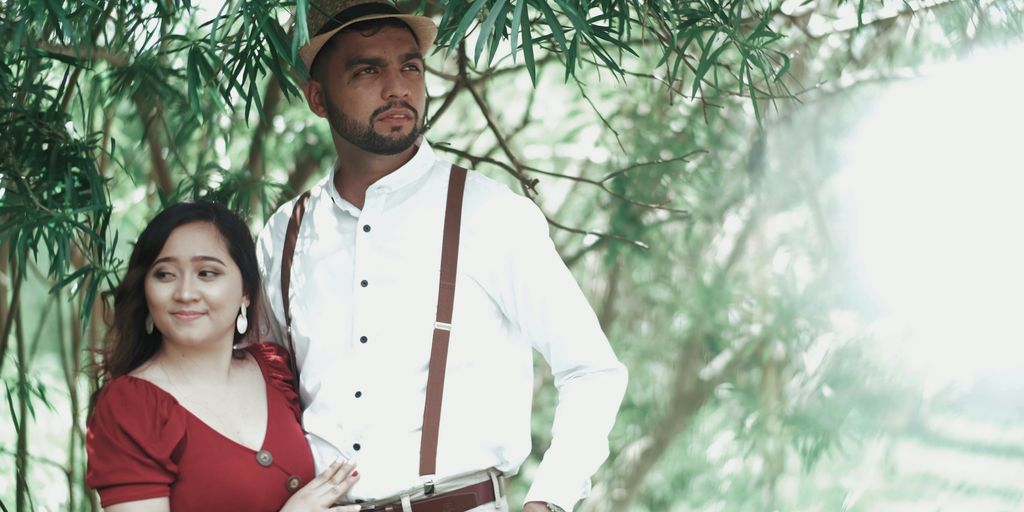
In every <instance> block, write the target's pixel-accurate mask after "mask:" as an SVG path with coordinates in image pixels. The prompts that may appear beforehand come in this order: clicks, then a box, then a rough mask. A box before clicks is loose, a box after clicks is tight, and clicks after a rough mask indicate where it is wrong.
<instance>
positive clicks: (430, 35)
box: [299, 14, 437, 73]
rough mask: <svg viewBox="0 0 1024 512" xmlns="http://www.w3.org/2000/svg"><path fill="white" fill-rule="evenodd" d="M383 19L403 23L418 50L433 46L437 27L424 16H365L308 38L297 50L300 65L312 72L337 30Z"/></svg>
mask: <svg viewBox="0 0 1024 512" xmlns="http://www.w3.org/2000/svg"><path fill="white" fill-rule="evenodd" d="M384 18H396V19H399V20H402V21H403V22H405V24H406V25H409V28H410V29H411V30H412V33H413V34H415V35H416V41H417V42H418V43H419V45H420V50H422V51H424V53H426V50H425V49H426V48H430V47H431V46H433V45H434V39H436V38H437V25H435V24H434V20H432V19H430V18H428V17H426V16H416V15H414V14H370V15H366V16H360V17H358V18H355V19H353V20H351V21H349V22H347V23H344V24H342V25H339V26H338V27H337V28H335V29H332V30H330V31H328V32H324V33H323V34H320V35H317V36H315V37H312V38H310V40H309V42H308V43H306V44H305V45H303V46H302V48H299V58H300V59H302V63H303V64H305V65H306V72H307V73H308V72H309V71H311V70H312V68H313V61H314V60H315V59H316V56H317V54H319V53H320V50H321V49H323V47H324V45H325V44H327V41H330V40H331V38H332V37H334V34H337V33H338V31H339V30H342V29H344V28H345V27H348V26H350V25H353V24H356V23H359V22H361V21H368V20H379V19H384Z"/></svg>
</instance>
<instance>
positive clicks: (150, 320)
mask: <svg viewBox="0 0 1024 512" xmlns="http://www.w3.org/2000/svg"><path fill="white" fill-rule="evenodd" d="M146 334H153V317H152V316H150V315H149V313H146Z"/></svg>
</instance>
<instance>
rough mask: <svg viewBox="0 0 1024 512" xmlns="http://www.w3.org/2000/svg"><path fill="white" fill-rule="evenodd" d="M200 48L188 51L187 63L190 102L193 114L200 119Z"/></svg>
mask: <svg viewBox="0 0 1024 512" xmlns="http://www.w3.org/2000/svg"><path fill="white" fill-rule="evenodd" d="M202 58H203V57H202V55H200V52H199V50H198V49H197V48H196V47H192V49H190V50H189V51H188V60H187V61H186V63H185V69H186V70H187V72H186V74H187V76H188V103H189V107H191V110H192V116H193V117H195V118H196V119H199V118H200V116H201V115H202V113H201V111H200V108H199V92H198V91H199V83H200V81H201V80H200V79H199V62H197V61H198V60H200V59H202Z"/></svg>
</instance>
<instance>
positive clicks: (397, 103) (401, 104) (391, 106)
mask: <svg viewBox="0 0 1024 512" xmlns="http://www.w3.org/2000/svg"><path fill="white" fill-rule="evenodd" d="M397 108H404V109H406V110H409V111H411V112H412V114H413V116H415V117H416V119H419V117H420V113H419V112H418V111H417V110H416V109H415V108H413V107H412V105H410V104H409V103H407V102H404V101H392V102H391V103H388V104H387V105H384V106H383V107H380V108H378V109H377V110H374V111H373V113H372V114H370V119H373V118H376V117H377V116H379V115H381V114H383V113H384V112H387V111H389V110H394V109H397Z"/></svg>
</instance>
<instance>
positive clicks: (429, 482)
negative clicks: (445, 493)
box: [420, 475, 436, 496]
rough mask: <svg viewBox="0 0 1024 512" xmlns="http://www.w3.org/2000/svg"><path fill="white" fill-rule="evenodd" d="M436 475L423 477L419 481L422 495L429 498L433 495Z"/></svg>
mask: <svg viewBox="0 0 1024 512" xmlns="http://www.w3.org/2000/svg"><path fill="white" fill-rule="evenodd" d="M435 476H436V475H423V476H421V477H420V479H422V480H423V495H424V496H430V495H431V494H434V477H435Z"/></svg>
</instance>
